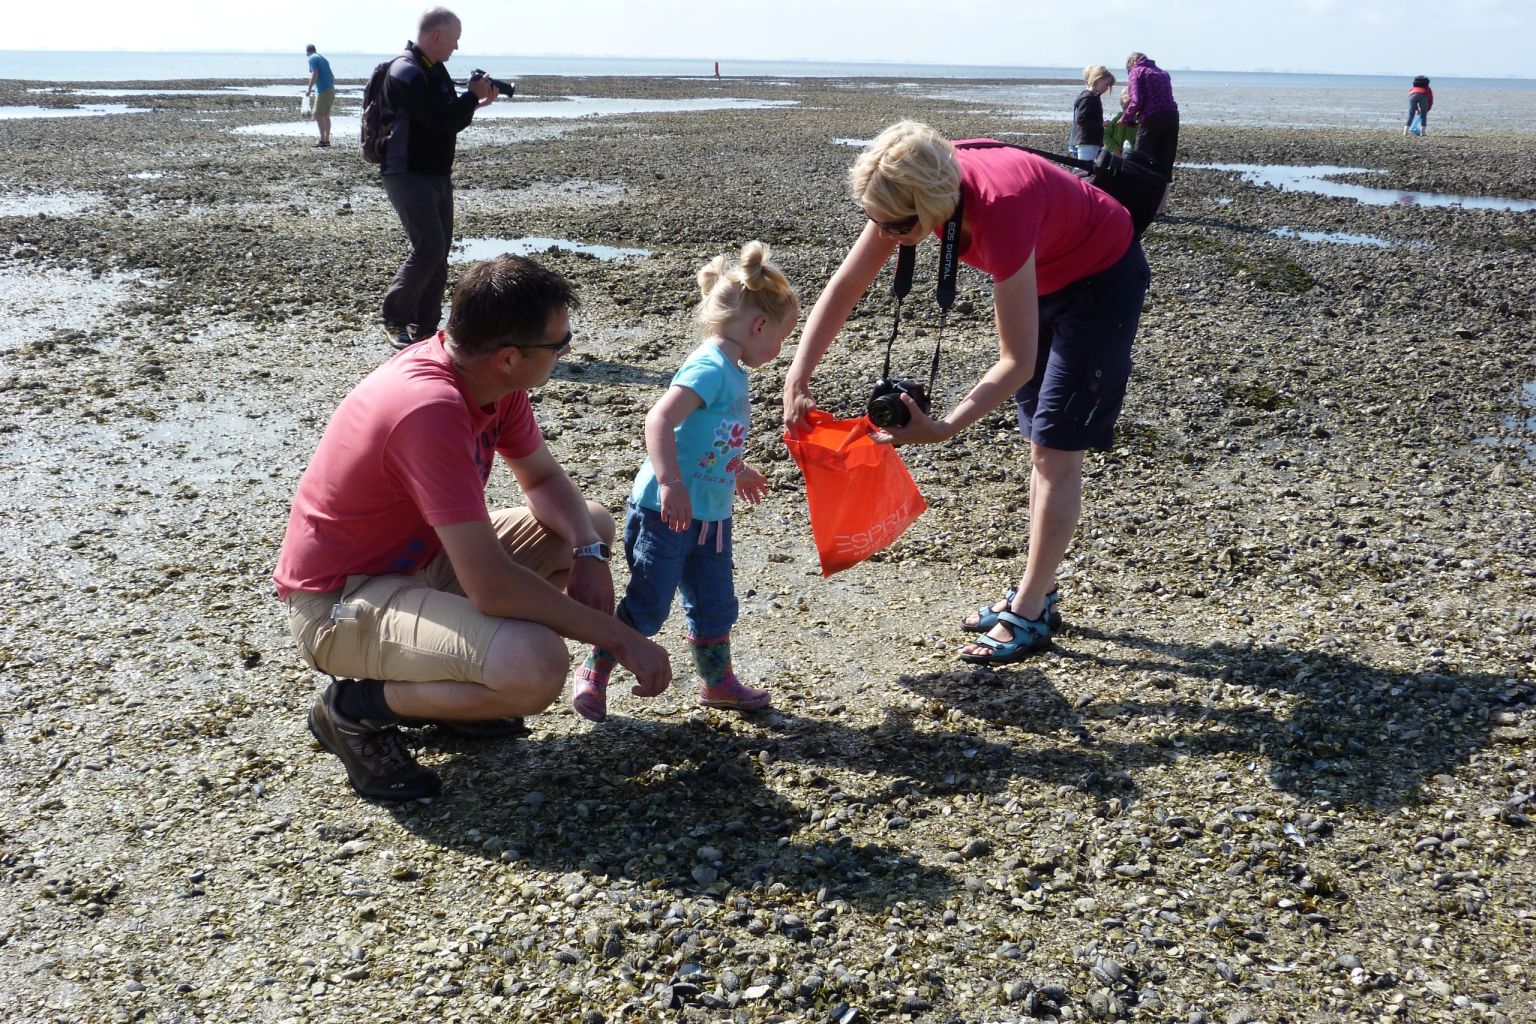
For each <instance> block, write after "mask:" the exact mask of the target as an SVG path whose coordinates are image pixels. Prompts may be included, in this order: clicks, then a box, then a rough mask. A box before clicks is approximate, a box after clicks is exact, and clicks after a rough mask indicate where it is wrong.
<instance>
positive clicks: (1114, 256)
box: [935, 139, 1135, 295]
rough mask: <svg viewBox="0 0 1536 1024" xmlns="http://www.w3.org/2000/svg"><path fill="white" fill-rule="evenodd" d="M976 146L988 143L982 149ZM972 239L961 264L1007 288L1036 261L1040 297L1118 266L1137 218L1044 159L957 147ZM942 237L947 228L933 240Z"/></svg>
mask: <svg viewBox="0 0 1536 1024" xmlns="http://www.w3.org/2000/svg"><path fill="white" fill-rule="evenodd" d="M978 143H985V144H988V145H986V146H985V147H984V148H982V147H977V148H971V147H976V146H977V144H978ZM955 155H956V158H957V159H958V160H959V163H960V177H961V186H960V187H961V195H962V196H963V197H964V201H965V216H966V219H967V221H968V222H969V223H970V228H971V240H970V244H969V245H968V246H966V249H965V251H964V252H962V253H961V254H960V260H961V262H963V263H966V264H969V265H970V266H973V267H975V268H976V269H978V270H982V271H985V272H986V273H988V274H991V275H992V279H993V280H994V281H1006V280H1008V279H1009V278H1010V277H1012V276H1013V275H1014V274H1017V273H1018V272H1019V270H1020V268H1022V267H1023V266H1024V264H1025V263H1027V262H1028V261H1029V255H1030V253H1034V254H1035V280H1036V287H1037V289H1038V291H1039V294H1041V295H1049V294H1051V293H1052V292H1057V291H1060V290H1061V289H1063V288H1065V287H1067V285H1069V284H1072V283H1073V282H1075V281H1080V280H1082V279H1083V278H1085V277H1090V276H1092V275H1094V274H1097V273H1099V272H1100V271H1102V270H1107V269H1108V268H1110V267H1112V266H1114V264H1115V262H1116V261H1118V260H1119V259H1120V257H1122V256H1124V255H1125V251H1126V250H1127V249H1129V248H1130V247H1131V241H1132V239H1133V238H1134V237H1135V232H1134V231H1133V230H1132V228H1131V215H1130V214H1129V213H1127V212H1126V210H1125V207H1123V206H1121V205H1120V203H1119V202H1118V201H1116V200H1115V199H1114V198H1113V197H1112V196H1110V195H1108V194H1107V193H1105V192H1104V191H1103V190H1102V189H1099V188H1096V187H1095V186H1093V185H1091V184H1089V183H1088V181H1087V180H1086V179H1084V178H1080V177H1078V176H1077V175H1075V174H1073V173H1072V172H1071V171H1068V170H1066V169H1064V168H1062V167H1060V166H1058V165H1056V164H1055V163H1052V162H1051V161H1050V160H1047V159H1045V158H1044V157H1039V156H1035V155H1034V154H1033V153H1025V152H1023V151H1021V150H1017V149H1013V148H1010V147H1008V146H1005V145H1002V144H999V143H996V142H995V141H993V140H992V139H969V140H966V141H963V142H957V143H955ZM940 230H942V225H940V227H939V228H938V229H937V230H936V232H935V233H938V231H940Z"/></svg>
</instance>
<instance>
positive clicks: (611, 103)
mask: <svg viewBox="0 0 1536 1024" xmlns="http://www.w3.org/2000/svg"><path fill="white" fill-rule="evenodd" d="M798 105H799V101H798V100H750V99H741V98H738V97H731V96H719V97H698V98H695V99H686V100H664V99H613V98H604V97H594V96H567V97H564V98H563V99H551V100H538V99H530V100H523V99H519V100H516V101H515V102H512V103H507V102H501V103H493V104H491V105H490V106H489V107H485V108H483V109H481V110H479V111H476V113H475V120H476V121H477V122H484V121H487V120H490V121H526V120H537V119H560V120H570V119H574V118H582V117H611V116H613V115H616V114H678V113H689V112H691V111H696V110H767V109H771V108H775V107H793V106H798ZM357 129H358V119H357V118H356V117H333V118H331V134H332V135H341V134H346V133H351V134H353V135H355V134H356V133H357ZM235 131H236V132H238V133H239V134H241V135H275V136H280V137H289V136H301V135H313V134H314V133H315V126H314V124H313V123H312V122H309V121H291V122H282V123H279V124H249V125H242V126H241V127H239V128H236V129H235Z"/></svg>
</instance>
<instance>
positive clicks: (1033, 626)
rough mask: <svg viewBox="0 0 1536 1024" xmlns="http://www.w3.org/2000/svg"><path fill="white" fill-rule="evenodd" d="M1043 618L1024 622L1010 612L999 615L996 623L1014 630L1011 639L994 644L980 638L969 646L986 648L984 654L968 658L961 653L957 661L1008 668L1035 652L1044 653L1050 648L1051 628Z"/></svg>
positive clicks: (985, 636)
mask: <svg viewBox="0 0 1536 1024" xmlns="http://www.w3.org/2000/svg"><path fill="white" fill-rule="evenodd" d="M1046 618H1047V616H1046V615H1044V614H1042V615H1041V616H1040V617H1039V618H1038V619H1026V618H1023V617H1022V616H1019V615H1015V614H1013V612H998V613H997V621H998V622H1001V623H1002V624H1003V625H1005V626H1008V627H1010V628H1011V629H1012V630H1013V637H1012V639H1009V640H994V639H993V638H992V637H990V636H987V635H985V634H983V635H981V636H979V637H977V638H976V639H975V640H972V641H971V643H972V644H975V645H977V646H980V647H985V648H987V650H986V651H982V652H976V653H969V654H968V653H966V652H964V651H962V652H960V660H961V661H968V662H970V663H971V664H973V665H1007V664H1009V663H1010V662H1015V661H1023V660H1024V659H1025V658H1027V657H1029V656H1030V655H1031V654H1034V653H1035V652H1036V651H1043V650H1045V648H1047V647H1049V646H1050V645H1051V627H1050V625H1049V624H1047V622H1046V621H1045V620H1046Z"/></svg>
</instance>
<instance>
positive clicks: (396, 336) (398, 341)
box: [384, 320, 416, 352]
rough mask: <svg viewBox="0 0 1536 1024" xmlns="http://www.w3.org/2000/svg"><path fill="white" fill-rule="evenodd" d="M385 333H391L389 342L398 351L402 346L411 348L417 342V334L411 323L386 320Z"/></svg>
mask: <svg viewBox="0 0 1536 1024" xmlns="http://www.w3.org/2000/svg"><path fill="white" fill-rule="evenodd" d="M384 333H385V334H387V335H389V343H390V344H391V345H393V346H394V347H395V351H396V352H398V351H400V350H401V349H402V348H409V347H410V346H411V345H414V344H416V334H415V331H414V330H413V329H412V328H411V325H410V324H402V323H398V322H397V321H394V320H385V321H384Z"/></svg>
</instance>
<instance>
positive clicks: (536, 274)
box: [448, 253, 581, 356]
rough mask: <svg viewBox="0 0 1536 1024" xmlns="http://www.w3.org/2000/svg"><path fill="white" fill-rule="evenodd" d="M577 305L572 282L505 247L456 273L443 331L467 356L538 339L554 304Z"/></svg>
mask: <svg viewBox="0 0 1536 1024" xmlns="http://www.w3.org/2000/svg"><path fill="white" fill-rule="evenodd" d="M579 308H581V299H580V298H578V297H577V295H576V288H575V286H573V285H572V284H571V282H569V281H567V280H566V279H565V278H564V277H562V276H561V275H560V274H558V273H556V272H555V271H553V270H551V269H549V268H548V267H546V266H544V265H542V264H539V263H535V262H534V261H533V260H531V259H529V258H528V257H526V256H513V255H512V254H511V253H504V254H502V255H500V256H497V257H496V258H495V259H489V260H482V261H481V262H479V263H476V264H474V265H473V266H471V267H470V268H469V269H468V270H466V271H464V273H463V274H461V275H459V280H458V283H457V284H455V285H454V286H453V308H452V310H451V311H450V312H449V314H448V336H449V337H450V338H452V339H453V343H454V345H455V346H457V347H458V349H459V350H460V351H461V352H463V353H464V354H465V355H467V356H479V355H485V354H487V353H490V352H495V351H496V350H497V349H500V348H504V347H506V346H508V345H514V346H515V345H517V344H519V343H524V344H529V345H537V344H541V343H542V342H543V341H544V332H545V331H546V330H548V329H549V318H550V317H551V316H553V315H554V312H555V311H556V310H557V309H566V310H572V311H574V310H576V309H579Z"/></svg>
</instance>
